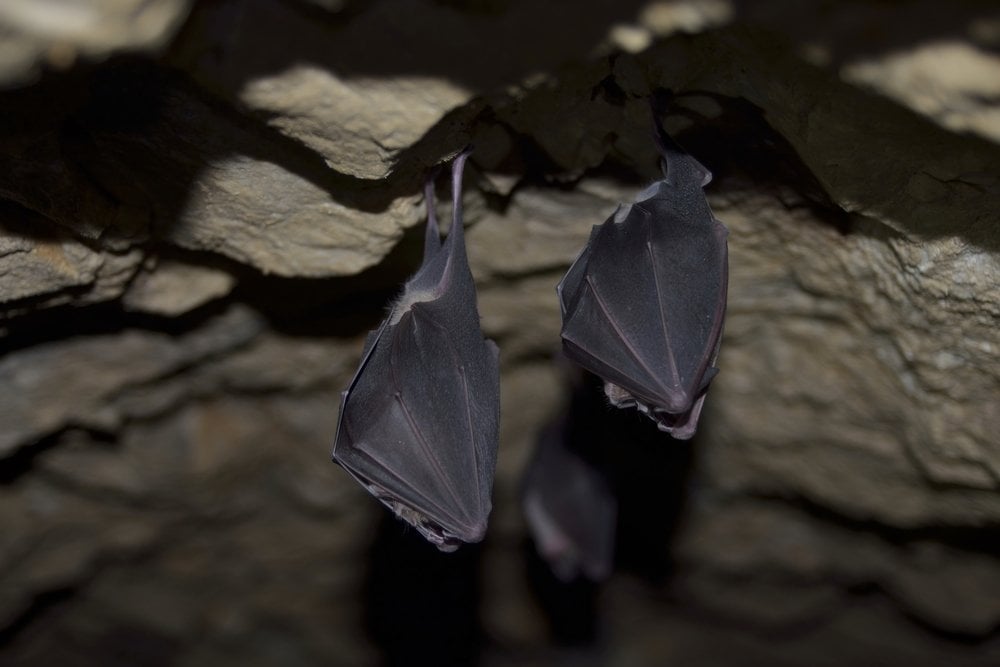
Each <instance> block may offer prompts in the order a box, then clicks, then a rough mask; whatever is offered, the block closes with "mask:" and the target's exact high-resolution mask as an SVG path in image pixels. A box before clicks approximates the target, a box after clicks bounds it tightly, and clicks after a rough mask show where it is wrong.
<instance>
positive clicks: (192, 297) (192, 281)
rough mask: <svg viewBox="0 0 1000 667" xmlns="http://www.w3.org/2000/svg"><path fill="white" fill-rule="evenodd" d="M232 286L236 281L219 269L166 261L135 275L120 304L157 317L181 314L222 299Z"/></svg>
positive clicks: (152, 265)
mask: <svg viewBox="0 0 1000 667" xmlns="http://www.w3.org/2000/svg"><path fill="white" fill-rule="evenodd" d="M235 284H236V278H235V277H234V276H233V275H232V274H229V273H226V272H225V271H223V270H221V269H216V268H213V267H209V266H198V265H196V264H187V263H184V262H178V261H176V260H169V259H168V260H163V261H159V262H155V263H153V264H151V265H149V266H147V267H146V268H145V270H144V271H143V272H141V273H140V274H138V275H137V276H136V277H135V279H134V280H133V281H132V283H131V284H130V285H129V288H128V291H127V292H126V293H125V294H124V295H123V296H122V305H123V306H125V308H127V309H129V310H141V311H143V312H147V313H154V314H157V315H168V316H169V315H180V314H182V313H186V312H188V311H189V310H191V309H193V308H197V307H198V306H201V305H203V304H205V303H207V302H209V301H212V300H213V299H217V298H219V297H223V296H225V295H226V294H228V293H229V291H230V290H231V289H232V288H233V285H235Z"/></svg>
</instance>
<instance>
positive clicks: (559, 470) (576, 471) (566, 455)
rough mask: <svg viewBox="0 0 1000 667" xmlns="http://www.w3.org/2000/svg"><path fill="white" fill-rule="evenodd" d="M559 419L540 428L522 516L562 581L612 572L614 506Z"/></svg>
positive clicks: (599, 476)
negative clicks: (572, 444)
mask: <svg viewBox="0 0 1000 667" xmlns="http://www.w3.org/2000/svg"><path fill="white" fill-rule="evenodd" d="M566 435H567V434H566V428H565V425H564V424H563V423H562V420H560V422H557V423H554V424H552V425H550V426H549V427H547V428H546V429H545V430H543V432H542V434H541V437H540V438H539V442H538V446H537V449H536V452H535V456H534V459H533V460H532V462H531V464H530V465H529V467H528V470H527V472H526V474H525V479H524V487H523V493H522V506H523V508H524V515H525V518H526V520H527V523H528V527H529V529H530V530H531V534H532V537H533V538H534V541H535V545H536V547H537V548H538V551H539V553H540V554H541V556H542V557H543V558H545V560H546V561H548V562H549V564H550V565H551V567H552V570H553V572H554V573H555V574H556V576H558V577H559V578H560V579H562V580H563V581H571V580H572V579H574V578H575V577H576V576H577V575H578V574H579V573H581V572H582V573H583V574H585V575H586V576H587V577H588V578H590V579H591V580H594V581H600V580H602V579H605V578H607V577H608V575H610V574H611V568H612V565H613V560H614V545H615V522H616V520H617V514H618V505H617V501H616V500H615V497H614V494H613V493H612V492H611V488H610V487H609V486H608V483H607V481H606V480H605V478H604V476H603V475H602V474H601V473H600V471H598V470H597V469H596V468H594V466H592V465H591V464H590V463H589V462H588V461H586V460H585V459H584V458H582V457H581V456H579V455H578V454H577V453H576V452H575V451H574V450H573V449H572V448H571V446H570V443H568V442H567V441H566Z"/></svg>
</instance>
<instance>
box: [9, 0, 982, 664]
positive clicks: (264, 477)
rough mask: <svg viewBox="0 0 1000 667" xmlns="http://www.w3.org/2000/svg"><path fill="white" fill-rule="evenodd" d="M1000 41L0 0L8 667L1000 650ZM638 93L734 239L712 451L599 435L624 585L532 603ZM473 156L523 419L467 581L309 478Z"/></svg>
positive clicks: (486, 290) (656, 5)
mask: <svg viewBox="0 0 1000 667" xmlns="http://www.w3.org/2000/svg"><path fill="white" fill-rule="evenodd" d="M567 16H569V17H572V20H569V21H568V20H567ZM569 24H572V29H567V25H569ZM998 54H1000V13H997V12H996V10H995V8H993V7H992V5H991V4H990V3H982V2H975V1H973V0H968V1H966V2H959V3H952V4H951V5H949V6H948V7H947V8H945V7H943V6H942V5H941V3H939V2H932V1H931V0H904V1H903V2H897V3H880V2H864V1H859V2H852V3H825V2H818V1H813V0H808V1H806V2H800V3H795V5H794V7H792V6H790V5H789V4H788V3H779V2H773V1H770V0H765V1H764V2H742V1H740V0H713V1H711V2H696V1H694V0H691V1H688V2H686V1H684V0H677V1H669V2H668V1H652V0H635V1H628V2H620V1H619V2H599V1H597V0H593V1H589V2H582V3H581V2H569V1H568V0H567V1H566V2H551V3H537V2H530V1H529V0H466V1H462V0H406V1H404V2H386V1H379V0H334V1H328V0H323V1H319V0H316V1H311V2H310V1H306V0H220V1H218V2H211V3H189V2H180V1H169V0H160V1H157V2H137V1H126V0H121V1H117V2H101V3H98V2H80V3H72V4H71V3H60V2H50V1H49V0H45V1H43V2H35V1H33V0H32V1H30V2H29V1H28V0H23V1H16V2H8V3H6V4H4V5H3V6H2V8H0V117H2V119H3V122H2V123H0V389H2V392H3V393H2V396H0V521H2V524H0V525H2V526H3V528H4V529H3V530H2V531H0V572H2V574H0V628H2V629H0V663H4V664H7V663H10V664H16V665H53V664H58V665H78V664H79V665H92V664H129V665H134V664H149V665H230V664H231V665H247V664H258V665H272V664H273V665H277V664H280V665H313V664H317V665H318V664H345V665H355V664H357V665H363V664H372V663H373V662H374V661H376V660H377V658H378V657H379V656H380V655H381V656H382V657H383V658H384V659H385V660H386V662H387V663H388V664H417V663H415V662H413V660H414V659H415V658H414V657H413V656H415V655H421V654H426V655H434V656H435V660H436V661H437V662H435V664H469V662H470V661H471V660H472V656H475V655H479V656H480V657H481V658H482V663H483V664H488V665H496V666H503V665H514V664H517V665H525V664H527V665H534V664H537V665H553V664H574V665H575V664H607V665H650V666H652V665H664V664H673V663H681V662H688V663H692V664H719V665H756V664H767V665H800V664H810V665H815V664H824V665H845V664H911V665H918V666H920V665H928V666H930V665H940V664H949V665H952V664H954V665H995V664H998V663H1000V556H998V551H997V546H996V545H997V544H1000V438H998V437H997V433H998V432H1000V362H998V352H1000V226H998V212H1000V145H998V143H1000V105H998V95H1000V88H998V85H1000V83H998V82H1000V55H998ZM655 89H669V90H670V91H672V93H673V94H674V96H673V100H674V107H673V109H672V112H671V113H670V115H669V116H668V117H667V119H666V120H667V126H668V129H669V130H670V131H671V132H672V133H673V134H674V135H675V136H676V137H677V138H678V139H679V141H681V142H682V143H683V145H684V146H685V147H686V148H687V149H688V150H689V151H690V152H692V153H693V154H694V155H695V156H696V157H698V159H699V160H701V161H702V162H703V163H704V164H706V165H707V166H708V167H709V168H710V169H712V171H713V172H714V174H715V180H714V181H713V183H712V184H711V185H710V186H709V188H708V196H709V198H710V201H711V204H712V206H713V209H714V210H715V212H716V214H717V215H718V217H719V218H720V219H722V220H723V221H724V222H725V223H726V224H727V225H728V227H729V229H730V231H731V236H730V262H731V271H730V273H731V278H730V289H729V317H728V320H727V325H726V331H725V338H724V342H723V352H722V358H721V360H720V365H721V368H722V372H721V374H720V375H719V376H718V378H717V379H716V380H715V382H714V384H713V389H712V392H711V393H710V395H709V398H708V401H707V404H706V411H705V414H704V416H703V417H702V429H701V432H700V433H699V436H698V437H697V439H696V440H695V441H694V442H693V443H691V444H683V443H679V442H674V441H671V440H669V438H666V437H665V436H662V435H658V434H656V433H655V432H654V433H653V434H650V433H649V432H648V431H647V430H644V429H643V426H644V425H643V424H640V423H639V422H638V421H637V420H635V419H630V418H629V416H628V415H626V414H625V413H621V414H618V413H616V412H615V411H612V410H611V409H610V408H604V407H603V406H600V405H599V404H598V405H597V407H596V408H595V409H592V410H589V412H588V416H587V418H588V419H593V420H594V423H593V424H588V426H587V430H588V432H590V433H592V434H593V437H595V438H602V439H604V440H606V441H607V442H608V443H610V444H611V445H612V449H611V451H612V454H610V455H609V462H608V465H609V466H610V467H611V468H612V469H613V470H614V473H615V479H616V480H617V490H618V493H619V496H620V497H619V501H620V505H621V507H622V517H621V521H620V525H619V535H620V540H619V545H618V546H619V558H618V561H619V571H618V573H617V574H616V575H615V576H614V577H613V578H612V579H611V580H610V581H609V582H608V583H607V584H605V586H604V587H603V589H602V590H601V592H600V595H597V593H596V589H594V588H593V587H590V588H588V587H586V586H583V587H582V588H581V587H575V588H574V587H570V588H568V589H565V590H559V591H556V592H555V593H553V591H552V590H551V589H544V586H541V587H540V586H539V579H538V577H537V576H536V575H535V574H532V573H533V572H535V569H533V568H535V566H536V565H537V563H535V564H534V565H533V564H532V563H534V561H533V560H532V557H531V556H530V553H531V550H530V548H527V549H525V548H522V542H523V539H524V536H525V527H524V524H523V521H522V519H521V517H520V511H519V508H518V484H519V478H520V474H521V472H522V470H523V467H524V464H525V462H526V461H527V459H528V456H529V455H530V451H531V447H532V446H533V441H534V439H535V438H536V437H537V435H538V432H539V430H540V429H541V428H542V426H543V425H544V424H545V423H547V422H548V421H550V420H551V419H552V418H553V417H554V416H556V415H557V414H558V413H559V411H561V410H564V409H566V406H567V403H568V400H569V398H568V395H569V394H568V391H569V390H568V387H569V382H568V380H567V379H566V376H567V372H568V371H567V370H566V368H564V366H563V365H562V362H560V361H558V360H556V359H555V358H554V353H555V352H556V350H557V349H558V331H559V314H558V306H557V302H556V299H555V294H554V286H555V284H556V282H557V281H558V280H559V278H560V277H561V275H562V273H563V272H564V271H565V269H566V268H567V267H568V266H569V264H570V263H571V262H572V261H573V259H574V257H575V256H576V254H577V253H578V252H579V250H580V249H581V248H582V247H583V244H584V243H585V241H586V239H587V237H588V235H589V232H590V227H591V225H594V224H598V223H600V222H601V221H603V220H604V219H605V218H606V217H607V215H608V214H609V213H610V212H611V211H612V210H613V209H614V206H615V205H616V203H617V202H618V201H621V200H627V199H629V198H630V197H631V196H632V195H633V194H634V193H635V192H637V191H638V190H639V189H640V188H641V187H643V186H644V185H645V184H646V183H647V182H648V181H650V180H652V179H654V178H656V173H657V171H656V170H657V166H656V158H655V150H654V146H653V144H652V141H651V140H650V133H649V119H648V107H647V104H646V97H647V95H648V94H649V92H650V91H652V90H655ZM470 141H471V142H472V143H474V145H475V147H476V152H475V155H474V157H473V160H472V163H471V166H470V171H471V174H470V178H469V180H470V182H471V185H470V187H468V188H467V190H466V208H467V210H466V219H467V223H468V225H469V228H468V232H467V239H468V244H469V256H470V262H471V264H472V269H473V273H474V276H475V279H476V281H477V287H478V289H479V309H480V313H481V316H482V323H483V329H484V332H485V333H486V335H487V336H489V337H491V338H494V339H495V340H496V341H497V342H498V344H499V345H500V347H501V364H502V372H503V378H502V401H503V406H502V421H503V429H502V434H503V435H502V442H501V454H500V461H499V465H498V478H497V484H496V492H495V495H496V498H495V507H496V509H495V512H494V516H493V518H492V522H491V528H490V535H489V536H488V538H487V541H486V543H485V544H484V545H483V546H482V547H481V548H463V549H461V550H459V552H457V553H456V554H454V555H452V556H447V557H444V556H438V555H437V554H436V553H434V552H433V550H431V552H428V551H426V550H425V545H422V544H420V543H419V538H414V536H413V534H412V533H406V532H405V531H402V530H401V529H399V527H398V526H397V525H396V524H395V523H393V522H391V521H386V520H385V518H384V517H383V513H382V510H381V508H380V507H379V506H378V505H377V503H375V502H374V501H372V500H371V499H369V498H368V497H367V496H366V495H365V494H364V492H363V491H362V490H361V489H360V488H358V487H357V485H356V484H354V483H353V482H352V481H351V480H350V479H349V478H348V476H347V475H346V474H344V473H343V472H342V471H340V470H339V469H337V468H336V467H335V466H333V465H332V464H330V463H329V461H328V454H329V448H330V446H331V444H332V441H331V439H332V437H333V432H334V427H335V423H336V409H337V408H336V406H337V403H338V392H339V391H340V389H342V388H343V386H344V385H345V384H346V382H347V381H348V379H349V378H350V375H351V373H352V372H353V370H354V366H355V364H356V363H357V358H358V355H359V353H360V350H361V345H362V340H363V337H364V334H365V332H366V331H367V330H368V329H370V328H371V327H373V326H374V325H375V324H376V323H377V322H378V321H379V319H380V318H381V317H382V315H383V313H384V310H383V309H384V307H385V305H386V303H387V302H388V300H389V299H390V298H391V297H392V295H393V294H394V290H395V289H396V288H397V287H398V285H399V284H400V282H401V281H402V280H403V279H404V278H405V277H406V275H407V274H408V273H409V272H410V271H412V270H413V269H414V268H415V267H416V266H417V264H418V263H419V255H420V230H419V229H416V228H415V226H417V225H418V223H419V222H420V221H421V219H422V210H421V209H422V201H421V197H420V194H419V192H420V184H421V181H422V179H423V177H424V174H425V172H426V170H427V169H428V168H430V167H431V166H433V165H434V164H437V163H439V162H441V161H443V160H445V159H447V158H448V157H449V156H451V155H453V154H454V153H455V152H456V151H457V150H458V149H460V148H461V147H462V146H464V145H465V144H467V143H469V142H470ZM445 217H446V216H445ZM640 421H641V420H640ZM654 431H655V429H654ZM526 554H528V555H527V556H526ZM525 558H527V563H528V565H527V566H526V565H525ZM442 559H443V560H442ZM540 590H541V592H540ZM546 590H547V592H546ZM553 596H555V597H553ZM553 600H555V601H553ZM560 600H561V603H560ZM567 601H569V602H567ZM477 609H478V610H479V618H480V619H481V623H482V628H481V630H482V633H481V634H477V631H478V630H479V629H478V628H477V627H476V618H477V616H476V614H475V613H474V611H475V610H477ZM394 610H395V611H394ZM567 610H572V611H573V614H569V617H567ZM589 612H592V615H591V617H587V618H582V619H581V615H582V616H584V617H586V616H587V614H588V613H589ZM394 614H395V615H394ZM407 614H408V615H407ZM574 614H575V616H574ZM567 619H568V620H567ZM547 623H548V624H547ZM594 624H596V628H597V629H596V630H595V629H594ZM581 627H582V628H583V630H580V628H581ZM574 628H575V630H574ZM549 630H551V632H549ZM553 637H555V638H557V639H561V640H563V641H564V642H569V643H577V644H582V645H580V646H577V647H575V648H572V649H566V648H554V647H553ZM595 637H596V639H595ZM588 639H589V640H591V641H589V642H588V641H586V640H588ZM442 647H446V648H442ZM432 651H433V653H432ZM449 651H452V652H453V653H449ZM400 656H403V657H402V658H400ZM406 660H410V662H407V661H406ZM394 661H395V662H394Z"/></svg>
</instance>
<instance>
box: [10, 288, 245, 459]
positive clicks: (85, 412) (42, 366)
mask: <svg viewBox="0 0 1000 667" xmlns="http://www.w3.org/2000/svg"><path fill="white" fill-rule="evenodd" d="M260 328H261V322H260V320H259V318H257V317H256V316H255V315H253V314H252V313H250V312H248V311H247V310H245V309H241V308H234V309H231V310H230V311H229V312H227V313H225V314H223V315H221V316H218V317H216V318H215V319H214V320H213V321H212V322H211V323H210V325H209V326H207V327H205V328H204V329H202V330H195V331H194V332H192V333H190V334H187V335H186V336H183V337H180V338H177V339H174V338H172V337H170V336H168V335H166V334H160V333H153V332H148V331H140V330H133V331H126V332H124V333H122V334H118V335H105V336H95V337H89V338H78V339H70V340H67V341H59V342H54V343H48V344H45V345H38V346H35V347H33V348H31V349H29V350H27V351H24V352H21V353H20V354H16V355H11V356H7V357H5V358H4V359H0V382H2V384H3V386H4V387H5V389H6V392H5V397H4V400H3V401H2V402H0V434H2V435H0V452H3V453H5V454H6V453H10V452H11V451H13V450H14V449H16V448H17V447H19V446H21V445H27V444H31V443H32V442H34V441H35V440H37V439H38V438H41V437H43V436H45V435H48V434H50V433H52V432H54V431H57V430H59V429H62V428H64V427H66V426H68V425H76V426H80V425H82V426H91V427H93V428H97V429H101V430H106V429H113V428H116V427H118V426H119V423H118V422H119V419H120V414H119V413H118V412H117V411H116V410H115V409H113V406H111V405H110V404H109V402H110V401H111V400H112V399H114V398H115V397H116V396H117V395H118V394H119V393H120V392H122V391H123V390H124V389H125V388H127V387H129V386H137V385H143V384H146V383H150V382H154V381H156V380H157V379H159V378H161V377H163V376H165V375H168V374H169V373H172V372H176V371H177V370H179V369H181V368H184V367H185V366H188V365H190V364H194V363H197V362H198V361H200V360H203V359H205V358H206V357H209V356H211V355H215V354H218V353H220V352H222V351H226V350H229V349H231V348H234V347H237V346H240V345H243V344H245V343H247V342H248V341H249V340H251V339H252V338H253V337H254V336H255V335H256V334H257V333H258V332H259V331H260Z"/></svg>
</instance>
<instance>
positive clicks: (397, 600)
mask: <svg viewBox="0 0 1000 667" xmlns="http://www.w3.org/2000/svg"><path fill="white" fill-rule="evenodd" d="M481 555H482V546H481V545H479V544H465V545H462V546H461V547H459V549H458V550H457V551H455V552H453V553H442V552H441V551H439V550H438V549H437V547H435V546H433V545H432V544H430V543H429V542H427V541H426V540H425V539H424V538H423V537H421V536H420V534H419V533H418V532H417V531H416V530H414V529H413V528H411V527H410V526H409V525H407V524H405V523H403V522H402V521H399V520H397V519H395V518H394V517H392V516H391V515H390V514H389V513H388V512H387V511H384V512H383V513H382V519H381V521H380V522H379V526H378V530H377V533H376V537H375V541H374V543H373V544H372V547H371V551H370V553H369V559H368V573H367V575H366V579H365V587H364V600H363V604H364V615H365V626H366V628H367V631H368V633H369V635H370V637H371V639H372V640H373V641H374V643H375V644H376V645H377V646H378V648H379V650H380V652H381V656H382V662H381V664H382V665H383V666H384V667H408V666H413V667H421V666H423V665H427V666H429V667H430V666H434V667H471V666H472V665H476V664H477V663H478V661H479V654H480V650H481V647H482V641H483V637H482V628H481V624H480V618H479V606H480V601H481V590H480V583H479V576H480V572H479V569H480V563H481Z"/></svg>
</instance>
